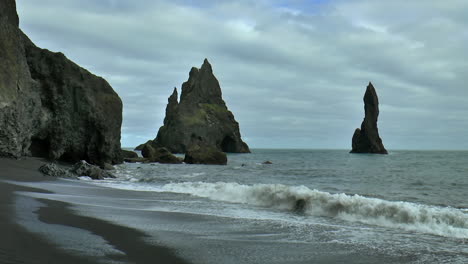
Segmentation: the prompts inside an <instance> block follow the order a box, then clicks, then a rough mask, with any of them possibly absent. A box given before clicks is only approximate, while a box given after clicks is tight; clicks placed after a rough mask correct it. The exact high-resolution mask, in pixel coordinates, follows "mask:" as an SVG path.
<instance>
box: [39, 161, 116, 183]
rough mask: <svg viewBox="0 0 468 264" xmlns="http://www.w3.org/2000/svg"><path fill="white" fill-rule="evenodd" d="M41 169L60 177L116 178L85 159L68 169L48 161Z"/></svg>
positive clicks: (52, 175) (50, 174)
mask: <svg viewBox="0 0 468 264" xmlns="http://www.w3.org/2000/svg"><path fill="white" fill-rule="evenodd" d="M39 171H40V172H41V173H42V174H44V175H47V176H51V177H60V178H78V177H82V176H86V177H90V178H91V179H93V180H102V179H104V178H115V176H114V175H113V174H112V173H110V172H108V171H106V170H104V169H101V168H99V167H98V166H95V165H92V164H89V163H87V162H86V161H84V160H82V161H79V162H77V163H75V164H74V165H73V166H72V167H71V168H68V169H67V168H65V167H62V166H58V165H57V164H54V163H46V164H44V165H42V166H41V167H39Z"/></svg>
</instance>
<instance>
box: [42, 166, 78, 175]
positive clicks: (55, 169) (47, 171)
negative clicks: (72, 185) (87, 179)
mask: <svg viewBox="0 0 468 264" xmlns="http://www.w3.org/2000/svg"><path fill="white" fill-rule="evenodd" d="M39 172H41V173H42V174H44V175H46V176H51V177H56V178H76V177H77V176H76V174H73V173H71V172H70V171H69V170H67V169H63V168H60V167H59V166H57V165H56V164H54V163H46V164H44V165H42V166H41V167H39Z"/></svg>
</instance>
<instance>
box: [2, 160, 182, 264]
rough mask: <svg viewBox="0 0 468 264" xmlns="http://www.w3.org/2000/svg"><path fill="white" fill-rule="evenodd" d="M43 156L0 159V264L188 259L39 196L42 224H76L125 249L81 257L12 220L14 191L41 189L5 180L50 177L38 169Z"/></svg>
mask: <svg viewBox="0 0 468 264" xmlns="http://www.w3.org/2000/svg"><path fill="white" fill-rule="evenodd" d="M43 163H44V161H42V160H40V159H35V158H24V159H22V160H14V159H4V158H0V234H1V236H0V263H11V264H16V263H28V264H33V263H50V264H52V263H60V264H61V263H69V264H73V263H80V264H87V263H106V262H108V263H109V262H114V263H175V264H177V263H188V262H186V261H185V260H182V259H181V258H179V257H177V256H176V255H175V254H174V253H173V251H172V250H171V249H168V248H165V247H162V246H155V245H153V244H149V243H146V242H145V240H144V238H145V234H143V233H141V232H140V231H138V230H134V229H131V228H128V227H124V226H119V225H115V224H113V223H109V222H106V221H102V220H99V219H95V218H91V217H85V216H80V215H77V214H75V213H74V212H73V210H70V209H69V205H68V204H67V203H63V202H57V201H50V200H43V199H42V200H40V202H41V204H43V205H45V206H41V207H40V209H39V210H37V212H36V213H37V215H38V219H39V220H40V221H41V222H43V223H44V224H50V225H63V226H67V227H72V228H78V229H80V230H83V232H85V231H87V232H90V233H92V234H93V235H96V236H100V237H102V238H103V239H104V240H105V241H106V242H107V243H108V244H109V245H111V246H112V247H114V248H115V249H117V250H119V251H120V252H123V253H124V254H116V255H112V254H109V255H106V256H104V257H99V258H98V257H96V258H95V257H89V256H86V257H85V256H80V255H79V254H76V253H72V252H69V251H67V250H64V249H61V248H59V246H58V245H56V244H54V243H53V242H51V241H50V240H49V239H48V238H47V237H44V236H41V235H38V234H35V233H31V232H29V231H28V230H26V229H25V228H24V227H22V226H21V225H19V224H18V223H17V222H16V215H15V213H17V211H18V210H22V209H21V208H17V205H16V204H15V192H37V193H40V192H43V193H45V191H43V190H40V189H33V188H26V187H21V186H18V185H14V184H11V183H8V182H5V181H24V182H40V181H54V180H55V179H53V178H49V177H44V176H43V175H42V174H41V173H39V172H38V171H37V169H38V168H39V167H40V166H41V165H42V164H43Z"/></svg>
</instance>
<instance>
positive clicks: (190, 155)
mask: <svg viewBox="0 0 468 264" xmlns="http://www.w3.org/2000/svg"><path fill="white" fill-rule="evenodd" d="M184 162H185V163H187V164H206V165H226V164H227V156H226V153H224V152H222V151H219V150H218V149H216V148H214V147H213V146H211V145H209V144H207V143H206V142H205V141H204V140H203V139H202V138H201V137H198V138H197V137H193V138H192V139H191V143H190V146H189V147H188V149H187V152H186V153H185V159H184Z"/></svg>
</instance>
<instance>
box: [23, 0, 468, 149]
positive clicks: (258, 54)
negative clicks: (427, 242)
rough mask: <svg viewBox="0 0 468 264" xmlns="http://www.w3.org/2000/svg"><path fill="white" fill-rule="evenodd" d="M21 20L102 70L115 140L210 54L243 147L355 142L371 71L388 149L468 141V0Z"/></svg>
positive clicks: (48, 9) (293, 4)
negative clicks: (117, 101) (115, 119)
mask: <svg viewBox="0 0 468 264" xmlns="http://www.w3.org/2000/svg"><path fill="white" fill-rule="evenodd" d="M17 5H18V11H19V15H20V20H21V23H20V27H21V28H22V29H23V30H24V31H25V32H26V34H28V35H29V37H30V38H31V39H32V40H33V41H34V42H35V43H36V44H37V45H38V46H40V47H42V48H47V49H50V50H52V51H61V52H63V53H65V55H66V56H67V57H68V58H70V59H72V60H74V61H75V62H76V63H78V64H80V65H81V66H83V67H85V68H87V69H89V70H90V71H91V72H93V73H95V74H97V75H101V76H103V77H104V78H106V79H107V80H108V81H109V83H110V84H111V85H112V86H113V88H114V89H115V90H116V91H117V92H118V93H119V95H120V97H121V98H122V100H123V102H124V123H123V127H122V145H123V146H136V145H138V144H140V143H143V142H145V141H146V140H148V139H153V138H154V137H155V136H156V133H157V131H158V128H159V127H160V126H161V125H162V122H163V119H164V113H165V107H166V103H167V97H168V96H169V95H170V94H171V92H172V89H173V88H174V87H177V88H178V89H179V91H180V86H181V84H182V82H184V81H186V80H187V78H188V73H189V70H190V68H191V67H192V66H196V67H199V66H200V65H201V64H202V62H203V59H204V58H205V57H206V58H208V59H209V61H210V62H211V64H212V66H213V70H214V72H215V75H216V76H217V78H218V80H219V81H220V84H221V88H222V91H223V97H224V100H225V101H226V103H227V105H228V107H229V109H230V110H231V111H232V112H233V113H234V115H235V117H236V119H237V121H238V122H239V123H240V128H241V133H242V136H243V138H244V140H245V141H246V142H247V143H248V144H249V145H250V147H252V148H265V147H268V148H343V149H350V147H351V137H352V135H353V132H354V129H355V128H356V127H359V126H360V124H361V122H362V118H363V116H364V111H363V102H362V97H363V95H364V92H365V88H366V86H367V84H368V82H369V81H372V82H373V84H374V86H375V87H376V89H377V93H378V95H379V99H380V119H379V130H380V135H381V137H382V139H383V141H384V144H385V146H386V147H387V149H389V150H392V149H468V140H466V135H468V85H467V83H468V74H467V73H466V69H468V53H467V52H466V46H467V44H468V16H466V10H468V1H465V0H450V1H424V0H415V1H408V0H394V1H373V0H315V1H314V0H310V1H304V0H303V1H301V0H290V1H288V0H284V1H274V0H271V1H267V0H260V1H259V0H241V1H206V0H205V1H189V0H177V1H174V0H160V1H154V0H132V1H130V0H101V1H96V0H41V1H33V0H18V1H17Z"/></svg>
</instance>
